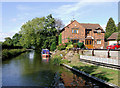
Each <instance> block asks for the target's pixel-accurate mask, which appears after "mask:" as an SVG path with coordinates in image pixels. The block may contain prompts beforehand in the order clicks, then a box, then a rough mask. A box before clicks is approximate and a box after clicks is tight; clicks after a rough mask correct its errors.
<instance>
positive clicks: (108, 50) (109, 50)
mask: <svg viewBox="0 0 120 88" xmlns="http://www.w3.org/2000/svg"><path fill="white" fill-rule="evenodd" d="M107 57H108V58H110V49H108V56H107Z"/></svg>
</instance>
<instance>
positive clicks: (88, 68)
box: [52, 50, 120, 86]
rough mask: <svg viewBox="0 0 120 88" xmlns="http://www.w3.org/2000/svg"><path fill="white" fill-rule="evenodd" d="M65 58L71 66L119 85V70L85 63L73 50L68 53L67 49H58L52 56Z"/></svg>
mask: <svg viewBox="0 0 120 88" xmlns="http://www.w3.org/2000/svg"><path fill="white" fill-rule="evenodd" d="M61 54H62V57H63V58H64V59H63V60H65V61H66V62H65V64H67V65H69V66H71V67H72V68H75V69H77V70H79V71H83V72H85V73H87V74H90V75H91V76H94V77H97V78H99V79H101V80H104V81H106V82H108V83H111V84H113V85H114V84H115V85H117V86H118V85H119V78H118V77H119V76H118V75H119V72H120V71H119V70H114V69H109V68H106V67H101V66H97V65H92V64H88V63H83V62H81V61H80V55H79V54H77V53H74V52H73V51H69V52H67V53H66V51H65V50H62V51H56V52H55V53H53V54H52V56H53V57H54V56H56V55H57V56H61Z"/></svg>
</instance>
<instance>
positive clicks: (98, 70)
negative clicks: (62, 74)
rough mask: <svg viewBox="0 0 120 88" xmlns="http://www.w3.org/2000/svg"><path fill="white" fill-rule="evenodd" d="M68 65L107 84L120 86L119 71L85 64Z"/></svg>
mask: <svg viewBox="0 0 120 88" xmlns="http://www.w3.org/2000/svg"><path fill="white" fill-rule="evenodd" d="M68 65H69V66H71V67H73V68H76V69H78V70H80V71H84V72H86V73H88V74H90V75H93V76H95V77H98V78H100V79H103V80H105V81H107V82H110V83H113V84H115V85H118V74H119V72H120V71H118V70H114V69H109V68H104V67H100V66H95V65H91V64H87V63H83V62H76V63H68Z"/></svg>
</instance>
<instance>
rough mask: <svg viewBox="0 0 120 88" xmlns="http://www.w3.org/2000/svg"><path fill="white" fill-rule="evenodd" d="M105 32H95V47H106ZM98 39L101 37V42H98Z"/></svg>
mask: <svg viewBox="0 0 120 88" xmlns="http://www.w3.org/2000/svg"><path fill="white" fill-rule="evenodd" d="M104 34H105V33H100V34H98V33H94V48H95V49H98V48H99V49H100V48H105V47H104V46H105V45H104V44H105V41H104ZM98 39H101V44H97V40H98Z"/></svg>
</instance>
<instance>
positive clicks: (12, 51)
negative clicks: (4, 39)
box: [2, 49, 25, 60]
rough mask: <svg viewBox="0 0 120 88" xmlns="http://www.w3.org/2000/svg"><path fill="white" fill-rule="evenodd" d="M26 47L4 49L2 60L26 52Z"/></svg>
mask: <svg viewBox="0 0 120 88" xmlns="http://www.w3.org/2000/svg"><path fill="white" fill-rule="evenodd" d="M24 51H25V49H10V50H8V49H4V50H2V60H6V59H10V58H12V57H14V56H17V55H18V54H20V53H22V52H24Z"/></svg>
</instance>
